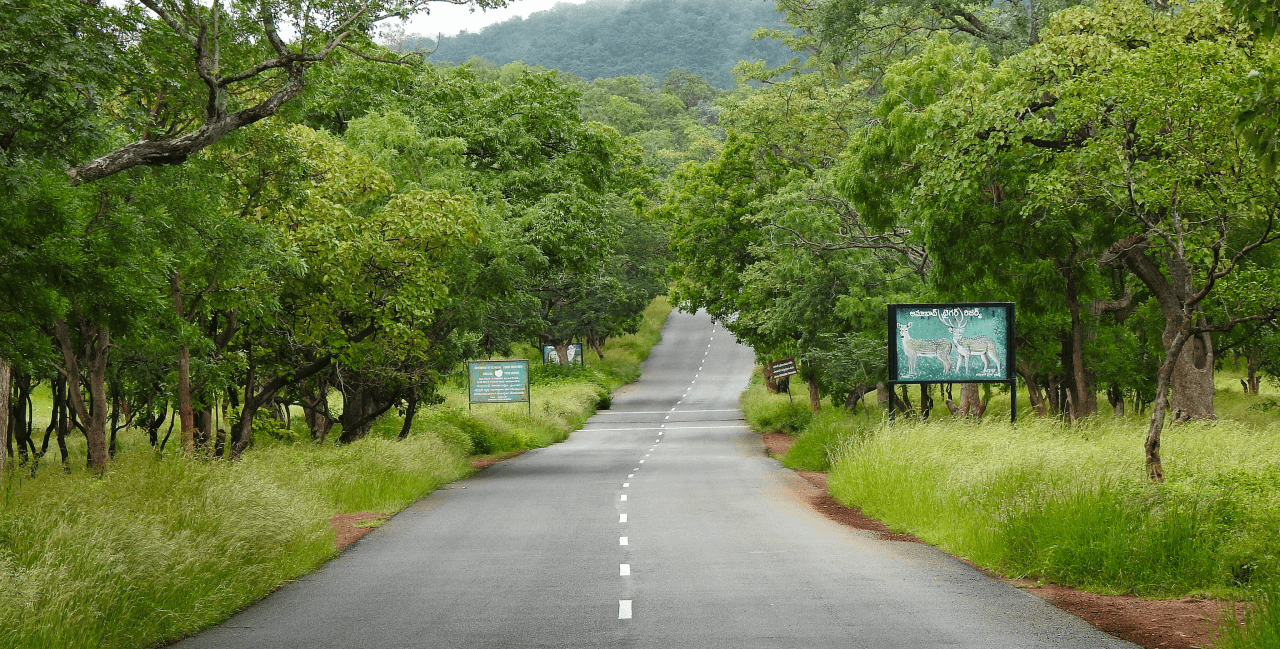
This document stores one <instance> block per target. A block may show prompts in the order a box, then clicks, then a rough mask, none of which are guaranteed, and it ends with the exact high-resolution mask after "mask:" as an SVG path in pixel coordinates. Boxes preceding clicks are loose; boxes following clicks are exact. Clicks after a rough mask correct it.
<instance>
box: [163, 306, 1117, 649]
mask: <svg viewBox="0 0 1280 649" xmlns="http://www.w3.org/2000/svg"><path fill="white" fill-rule="evenodd" d="M663 336H664V337H663V341H662V343H660V344H659V345H658V346H657V347H655V348H654V351H653V354H652V355H651V356H650V358H649V360H648V361H647V362H646V363H645V366H644V376H643V378H642V379H641V380H640V381H639V382H637V383H635V384H633V385H631V386H628V387H626V388H623V389H622V390H620V391H619V392H618V393H617V394H616V395H615V398H614V402H613V409H612V410H609V411H603V412H601V413H600V414H598V415H596V416H595V417H593V418H592V419H591V421H590V422H589V423H588V424H587V426H586V427H585V428H584V429H583V430H581V431H578V432H576V433H574V434H573V436H572V437H571V438H570V439H569V440H568V441H566V442H564V443H561V444H556V445H555V446H551V447H549V448H545V449H539V450H534V451H530V452H528V453H526V454H524V455H522V456H520V457H518V458H515V459H512V460H509V461H506V462H502V463H499V464H496V465H494V466H492V467H490V468H488V469H486V470H484V471H482V472H480V473H478V474H476V475H475V476H473V477H471V478H468V479H466V480H463V481H461V482H458V483H455V484H453V485H450V487H449V488H446V489H442V490H440V491H437V492H435V493H433V494H431V495H430V496H428V497H427V498H425V499H423V500H422V501H420V502H418V503H417V504H415V505H413V506H411V507H409V508H408V509H406V510H405V511H403V512H401V513H400V514H398V515H397V516H395V517H394V518H392V519H391V520H390V521H389V522H388V523H386V524H385V525H383V526H382V527H380V528H378V529H376V530H374V531H373V532H372V533H371V534H369V535H368V536H366V537H365V538H364V539H363V540H361V541H359V542H357V543H356V544H355V545H353V546H351V547H350V548H348V549H347V551H346V552H344V553H343V554H342V555H341V556H340V557H338V558H337V559H335V560H333V561H332V562H330V563H329V564H327V565H326V566H325V567H324V568H322V569H321V570H319V571H318V572H316V573H315V574H313V575H310V576H308V577H306V578H303V579H301V580H299V581H298V582H295V583H292V584H289V585H288V586H285V587H284V588H282V589H280V590H279V591H277V592H276V593H274V594H272V595H271V596H269V597H267V598H266V599H264V600H262V601H261V602H259V603H257V604H255V605H253V606H251V607H249V608H248V609H247V610H245V611H243V612H242V613H240V614H238V615H236V616H235V617H233V618H232V619H231V620H229V621H228V622H227V623H226V624H225V625H223V626H220V627H217V628H215V629H211V630H209V631H206V632H205V633H202V634H200V635H199V636H196V637H194V638H189V639H187V640H185V641H183V642H181V643H179V644H178V645H177V646H178V647H182V648H183V649H196V648H202V647H208V648H214V647H219V648H220V647H245V648H248V647H254V648H259V647H262V648H273V647H308V648H327V647H335V648H339V647H340V648H352V647H370V648H378V649H381V648H396V647H447V648H461V647H484V648H496V647H732V648H735V649H742V648H754V647H787V648H813V647H842V648H849V647H869V648H872V647H873V648H889V647H904V648H905V647H910V648H927V647H1009V648H1018V649H1029V648H1033V647H1063V648H1067V647H1070V648H1073V649H1076V648H1082V647H1134V646H1135V645H1132V644H1129V643H1127V642H1124V641H1121V640H1119V639H1116V638H1113V637H1111V636H1109V635H1106V634H1103V633H1101V632H1099V631H1097V630H1095V629H1093V627H1091V626H1089V625H1088V624H1086V623H1085V622H1083V621H1081V620H1079V619H1078V618H1075V617H1073V616H1071V615H1069V614H1067V613H1064V612H1062V611H1059V610H1058V609H1056V608H1053V607H1052V606H1049V605H1047V604H1045V603H1043V602H1042V601H1040V600H1039V599H1037V598H1036V597H1034V596H1032V595H1029V594H1026V593H1023V592H1021V591H1019V590H1017V589H1015V588H1012V587H1010V586H1008V585H1006V584H1004V583H1002V582H999V581H995V580H993V579H990V578H988V577H986V576H984V575H982V574H981V573H979V572H977V571H975V570H973V569H971V568H969V567H968V566H966V565H964V564H963V563H960V562H959V561H957V560H955V559H953V558H952V557H950V556H948V555H946V554H944V553H942V552H940V551H938V550H936V549H934V548H932V547H930V546H927V545H922V544H916V543H901V542H894V541H881V540H878V539H876V538H874V537H873V536H872V535H871V534H870V533H867V532H861V531H857V530H851V529H848V528H845V527H842V526H840V525H837V524H835V523H833V522H831V521H829V520H827V519H826V518H824V517H822V516H820V515H818V514H816V513H814V512H813V511H812V510H811V509H809V507H808V506H807V505H806V504H805V503H804V502H803V500H804V498H803V494H804V491H805V490H812V487H811V486H809V485H808V483H805V482H804V481H802V480H800V479H799V478H798V477H796V476H795V474H794V473H792V472H791V471H789V470H787V469H784V468H782V467H781V466H780V465H779V464H778V463H777V462H776V461H774V460H771V459H769V458H768V457H767V455H766V453H765V450H764V447H763V445H762V443H761V441H760V437H759V435H757V434H754V433H752V432H751V431H750V430H749V429H748V428H747V427H746V426H745V425H744V422H743V421H742V418H741V417H742V415H741V413H740V412H739V411H738V410H737V399H738V394H739V393H740V392H741V391H742V390H743V388H745V387H746V385H747V380H748V377H749V375H750V372H751V368H752V364H753V355H752V352H751V350H750V349H749V348H747V347H745V346H742V345H739V344H737V343H736V342H735V341H734V339H733V337H732V336H731V335H729V334H728V333H726V332H725V331H724V330H723V329H722V328H721V327H718V326H716V325H715V324H713V323H712V322H711V320H710V318H708V317H706V316H705V315H697V316H693V315H688V314H680V313H675V314H672V316H671V319H670V320H669V321H668V322H667V326H666V329H665V330H664V333H663Z"/></svg>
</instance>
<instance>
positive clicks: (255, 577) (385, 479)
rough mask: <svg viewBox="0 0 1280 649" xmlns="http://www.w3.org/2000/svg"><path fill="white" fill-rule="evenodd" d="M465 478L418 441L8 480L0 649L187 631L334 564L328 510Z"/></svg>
mask: <svg viewBox="0 0 1280 649" xmlns="http://www.w3.org/2000/svg"><path fill="white" fill-rule="evenodd" d="M469 471H470V467H469V465H468V464H467V463H466V461H465V457H464V456H463V455H462V454H461V453H458V452H457V451H455V450H451V449H450V448H449V447H448V446H447V445H446V444H445V443H444V442H443V441H442V440H441V439H440V438H439V437H435V436H428V435H423V436H417V437H414V438H412V439H409V440H405V441H404V442H400V443H395V442H390V441H388V440H383V439H376V438H375V439H369V440H364V441H361V442H359V443H356V444H351V445H349V446H346V447H342V448H317V447H315V446H312V445H310V444H298V445H293V446H283V445H278V446H275V447H272V448H266V449H260V450H258V451H256V452H253V453H250V454H248V455H247V456H246V457H245V458H244V459H243V461H241V462H234V463H232V462H212V461H207V460H198V459H197V460H188V459H184V458H181V457H169V458H165V459H157V458H156V457H155V456H154V455H152V454H150V453H149V452H125V453H121V454H119V455H118V456H117V457H116V459H115V460H114V461H113V462H112V464H111V468H110V470H108V471H107V472H106V473H105V474H104V475H103V476H101V477H93V476H91V475H90V474H88V473H86V472H85V471H84V470H82V469H77V470H73V471H72V472H71V473H69V474H67V473H63V472H62V471H60V470H46V471H42V472H41V473H39V474H37V476H36V477H34V478H31V477H26V476H25V474H24V473H22V472H13V473H12V474H10V476H9V477H8V478H7V480H6V482H5V484H4V493H3V496H2V497H0V498H2V500H0V504H3V512H2V514H0V646H5V647H143V646H150V645H153V644H155V643H157V642H161V641H164V640H168V639H173V638H177V637H181V636H184V635H188V634H190V633H193V632H195V631H197V630H199V629H201V628H204V627H206V626H209V625H212V624H215V623H217V622H219V621H221V620H223V619H225V618H226V617H227V616H228V615H230V614H231V613H232V612H234V611H235V610H237V609H239V608H240V607H242V606H244V605H245V604H247V603H249V602H252V601H254V600H256V599H258V598H259V597H261V596H263V595H265V594H266V593H268V592H270V591H271V590H272V589H274V588H275V587H277V586H278V585H279V584H281V583H283V582H284V581H287V580H289V579H293V578H296V577H298V576H299V575H302V574H305V573H307V572H309V571H311V570H313V569H314V568H316V567H317V566H318V565H319V564H320V563H322V562H323V561H324V560H326V559H328V558H329V557H330V556H332V555H333V553H334V547H333V532H332V531H331V530H330V529H329V527H328V525H327V521H328V518H329V517H330V516H331V515H332V514H333V513H335V512H341V511H366V510H374V511H395V510H397V509H400V508H402V507H404V506H405V505H406V504H408V503H410V502H412V501H413V500H415V499H417V498H419V497H421V496H422V495H423V494H424V493H427V492H429V491H431V490H432V489H435V488H436V487H438V486H440V485H441V484H444V483H446V482H449V481H451V480H456V479H457V478H460V477H462V476H464V475H466V474H467V473H468V472H469Z"/></svg>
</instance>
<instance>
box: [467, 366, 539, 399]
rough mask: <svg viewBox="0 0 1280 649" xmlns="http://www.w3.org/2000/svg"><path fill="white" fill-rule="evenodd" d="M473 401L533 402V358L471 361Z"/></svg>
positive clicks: (470, 383)
mask: <svg viewBox="0 0 1280 649" xmlns="http://www.w3.org/2000/svg"><path fill="white" fill-rule="evenodd" d="M467 378H468V381H467V384H468V388H469V390H468V392H469V393H470V398H471V403H525V402H527V401H529V361H527V360H518V361H467Z"/></svg>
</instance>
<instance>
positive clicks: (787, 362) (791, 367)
mask: <svg viewBox="0 0 1280 649" xmlns="http://www.w3.org/2000/svg"><path fill="white" fill-rule="evenodd" d="M764 371H765V374H766V375H767V376H768V377H769V378H771V379H773V380H774V381H777V380H778V379H781V378H785V377H788V376H793V375H796V374H799V373H800V370H798V369H796V358H795V357H794V356H792V357H790V358H784V359H782V360H780V361H773V362H772V363H769V364H768V365H766V366H765V367H764Z"/></svg>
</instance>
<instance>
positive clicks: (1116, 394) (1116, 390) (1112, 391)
mask: <svg viewBox="0 0 1280 649" xmlns="http://www.w3.org/2000/svg"><path fill="white" fill-rule="evenodd" d="M1107 401H1108V402H1110V403H1111V410H1112V411H1113V412H1114V413H1115V416H1117V417H1123V416H1124V390H1121V389H1120V386H1118V385H1113V386H1111V387H1109V388H1107Z"/></svg>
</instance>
